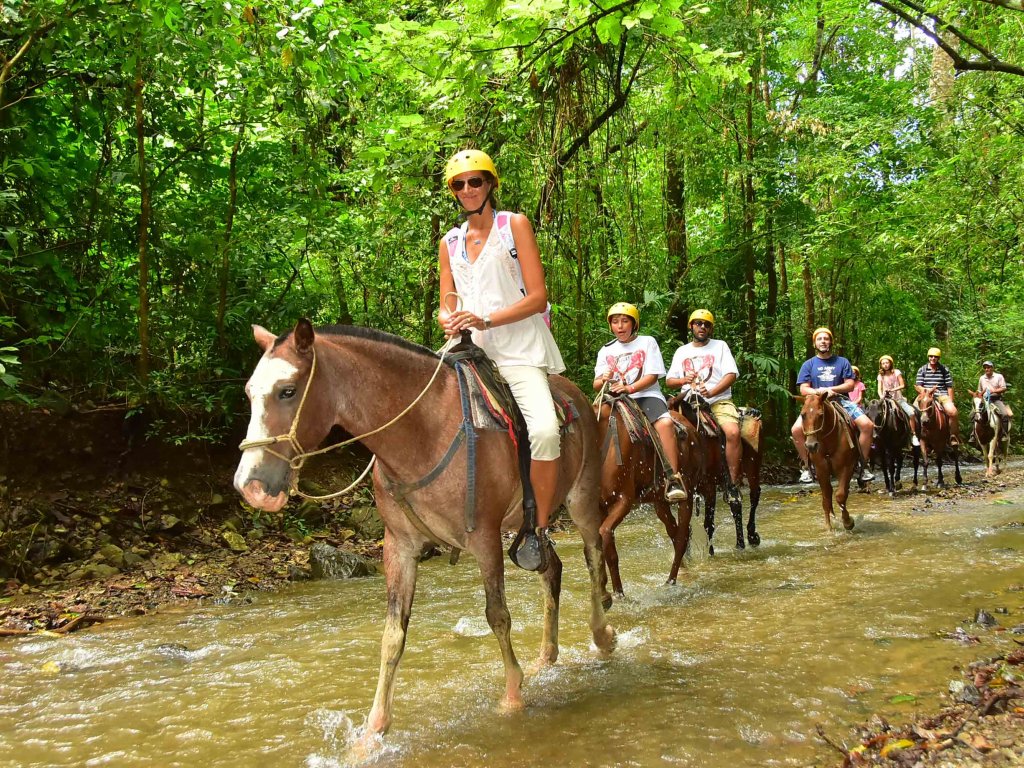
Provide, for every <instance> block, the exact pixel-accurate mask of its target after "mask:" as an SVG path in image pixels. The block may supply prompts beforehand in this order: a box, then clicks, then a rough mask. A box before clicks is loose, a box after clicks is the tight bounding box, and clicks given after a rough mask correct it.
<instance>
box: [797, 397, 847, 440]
mask: <svg viewBox="0 0 1024 768" xmlns="http://www.w3.org/2000/svg"><path fill="white" fill-rule="evenodd" d="M830 407H831V408H834V407H835V406H834V405H832V401H831V400H825V401H824V402H823V406H822V409H821V426H820V427H818V428H817V429H807V428H806V427H804V437H813V436H814V435H816V434H818V433H819V432H821V430H823V429H824V428H825V413H826V411H827V410H828V409H829V408H830ZM838 424H839V419H837V418H835V414H833V416H832V426H831V427H830V428H829V430H828V432H826V433H825V434H824V435H823V436H822V437H828V436H829V435H831V434H832V433H833V432H835V429H836V426H837V425H838ZM819 439H820V438H819Z"/></svg>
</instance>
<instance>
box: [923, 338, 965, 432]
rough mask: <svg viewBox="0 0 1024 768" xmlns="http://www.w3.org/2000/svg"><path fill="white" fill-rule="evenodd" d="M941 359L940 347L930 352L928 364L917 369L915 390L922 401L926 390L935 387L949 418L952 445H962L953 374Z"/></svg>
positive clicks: (937, 398) (940, 402) (938, 398)
mask: <svg viewBox="0 0 1024 768" xmlns="http://www.w3.org/2000/svg"><path fill="white" fill-rule="evenodd" d="M941 357H942V350H941V349H939V348H938V347H932V348H931V349H929V350H928V362H927V363H926V364H924V365H922V366H921V367H920V368H918V369H917V380H916V381H915V382H914V389H916V390H917V397H918V400H920V398H921V395H923V394H924V392H925V390H926V389H931V388H932V387H935V399H936V401H938V403H939V405H941V406H942V410H943V411H945V412H946V415H947V416H949V442H950V444H951V445H960V421H959V419H958V417H957V410H956V404H955V403H954V402H953V374H951V373H950V372H949V368H947V367H946V366H944V365H943V364H942V363H940V362H939V360H940V358H941ZM916 402H917V401H915V404H916Z"/></svg>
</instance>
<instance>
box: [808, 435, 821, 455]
mask: <svg viewBox="0 0 1024 768" xmlns="http://www.w3.org/2000/svg"><path fill="white" fill-rule="evenodd" d="M806 445H807V450H808V451H810V452H811V453H817V452H818V441H817V440H815V439H814V438H811V439H810V440H808V441H807V443H806Z"/></svg>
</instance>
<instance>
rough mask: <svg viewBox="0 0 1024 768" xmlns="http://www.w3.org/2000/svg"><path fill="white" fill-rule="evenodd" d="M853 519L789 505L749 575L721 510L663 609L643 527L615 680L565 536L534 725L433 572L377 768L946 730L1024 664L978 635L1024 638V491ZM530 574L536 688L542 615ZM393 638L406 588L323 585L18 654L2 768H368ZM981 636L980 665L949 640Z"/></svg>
mask: <svg viewBox="0 0 1024 768" xmlns="http://www.w3.org/2000/svg"><path fill="white" fill-rule="evenodd" d="M967 479H968V480H969V481H971V480H973V481H975V482H979V484H980V481H978V479H977V476H976V475H971V476H969V477H968V478H967ZM745 501H746V497H745V495H744V502H745ZM850 509H851V514H853V515H854V518H855V520H856V521H857V527H856V529H855V531H854V532H853V533H852V534H846V533H837V534H828V533H826V532H825V530H824V525H823V522H822V513H821V508H820V500H819V497H818V495H817V493H812V494H809V495H804V494H801V493H800V492H799V489H797V488H794V487H785V488H771V489H766V492H765V494H764V496H763V499H762V505H761V515H760V525H759V529H760V532H761V536H762V538H763V543H762V546H761V547H760V549H758V550H756V551H750V550H748V551H746V552H742V553H737V552H735V551H734V550H733V549H732V544H731V542H732V539H733V535H732V523H731V520H729V519H728V514H726V517H725V518H724V519H723V518H722V517H721V511H722V510H721V505H720V510H719V512H720V519H719V531H718V533H717V535H716V537H715V544H716V548H717V549H718V554H717V555H716V556H715V557H714V558H713V559H698V560H696V561H695V562H692V563H691V564H690V565H689V567H688V569H687V570H686V571H685V573H684V574H681V578H680V584H679V586H675V587H668V586H665V585H664V583H663V582H664V579H665V575H666V574H667V571H668V566H669V563H670V560H671V547H670V545H669V542H668V540H667V539H666V537H665V533H664V530H663V529H662V528H661V525H660V523H658V521H657V519H656V518H655V517H654V515H653V514H652V513H651V512H650V511H648V510H646V509H641V510H635V511H634V512H633V513H632V514H631V515H630V517H629V518H627V520H626V521H625V522H624V523H623V525H622V526H621V527H620V529H619V537H618V539H619V551H620V554H621V560H622V569H623V578H624V580H625V584H626V591H627V597H626V598H625V599H624V600H622V601H619V602H617V604H616V605H615V606H614V608H613V609H612V611H611V613H610V614H609V615H610V619H611V621H612V623H613V624H614V626H615V627H616V629H617V631H618V633H619V635H618V637H619V642H618V648H617V649H616V651H615V653H614V654H613V656H612V657H611V658H610V659H606V660H603V659H601V658H599V657H598V655H597V654H596V652H595V651H594V650H593V649H592V648H591V646H590V639H589V633H588V630H587V626H586V608H587V586H586V575H585V569H584V567H583V558H582V549H581V546H580V543H579V539H578V537H577V536H576V534H575V532H572V531H569V532H566V533H562V534H559V535H558V536H557V537H556V541H557V545H558V551H559V553H560V555H561V557H562V559H563V560H564V561H565V563H566V568H565V576H564V581H563V593H562V595H563V597H562V621H561V657H560V659H559V663H558V664H557V665H556V666H555V667H553V668H550V669H547V670H544V671H543V672H541V673H539V674H537V675H535V676H532V677H530V678H528V681H527V686H526V687H525V689H524V698H525V701H526V705H527V706H526V709H525V711H524V712H522V713H519V714H515V715H505V714H501V713H500V712H499V711H498V709H497V706H496V705H497V703H498V700H499V698H500V695H501V692H502V690H503V674H502V667H501V661H500V656H499V653H498V649H497V645H496V643H495V641H494V639H493V637H492V636H491V634H490V631H489V629H488V627H487V623H486V621H485V619H484V616H483V590H482V588H481V586H480V584H479V580H478V574H477V570H476V567H475V564H474V563H473V561H472V559H471V558H464V559H463V561H462V562H461V563H460V564H459V565H458V566H456V567H450V566H448V565H447V561H446V559H445V558H436V559H434V560H431V561H429V562H426V563H423V564H422V565H421V567H420V577H419V585H418V592H417V596H416V603H415V605H414V608H413V616H412V621H411V624H410V635H409V642H408V645H407V649H406V653H405V656H404V658H403V661H402V667H401V669H400V672H399V681H398V686H397V692H396V696H395V708H394V716H395V721H394V727H393V729H392V731H391V732H390V733H389V734H388V736H387V737H386V739H385V742H384V745H383V747H382V748H381V751H380V752H379V754H378V755H377V757H376V758H375V763H374V764H375V765H382V766H416V768H433V767H434V766H480V765H486V766H488V767H489V768H504V767H505V766H508V767H510V768H526V767H528V766H541V765H550V766H658V765H665V766H702V768H716V767H717V766H722V767H723V768H725V767H728V768H736V766H765V765H769V766H770V765H785V766H789V765H793V766H803V765H815V764H820V765H835V764H836V763H837V761H838V760H837V755H836V754H835V753H834V752H830V750H829V748H828V747H826V746H825V745H824V744H823V743H822V742H821V740H820V739H818V738H817V737H816V736H815V735H814V730H815V726H816V725H817V724H821V725H822V726H823V727H824V729H825V730H826V732H828V733H829V734H830V735H831V736H832V737H833V738H835V739H837V740H842V739H843V738H844V737H845V734H846V733H847V732H848V729H849V727H850V726H852V725H855V724H857V723H859V722H863V721H864V720H866V719H867V718H868V717H869V716H870V715H871V714H872V713H873V712H881V713H882V714H884V715H886V716H889V717H891V718H894V719H898V720H899V719H906V718H908V717H910V716H912V715H913V713H914V710H915V709H917V708H920V709H921V710H922V711H928V710H934V709H937V708H939V707H940V706H941V705H942V702H941V701H940V700H939V698H938V696H937V692H938V691H940V690H944V689H945V688H946V685H947V683H948V681H949V680H950V679H951V678H953V677H954V675H955V673H954V672H953V670H952V668H953V666H954V665H956V664H959V663H966V662H968V661H971V660H973V659H975V658H978V657H981V656H985V655H994V654H995V653H997V652H1001V651H1002V650H1005V649H1006V648H1007V647H1009V646H1010V645H1012V643H1011V641H1010V638H1009V636H1008V635H1009V633H998V632H994V631H991V630H985V629H982V628H980V627H978V626H976V625H973V624H971V623H970V618H971V617H973V615H974V613H975V610H976V609H977V608H981V607H984V608H987V609H989V610H990V611H994V610H996V609H1000V608H1006V609H1007V610H1008V611H1009V613H1008V614H1001V613H996V614H995V616H996V618H997V619H998V620H999V622H1000V623H1001V624H1003V625H1004V626H1005V627H1013V626H1015V625H1018V624H1021V623H1022V622H1024V592H1021V591H1018V590H1019V588H1020V586H1021V585H1022V584H1024V568H1022V563H1024V556H1022V553H1024V528H1022V527H1019V526H1014V525H1010V524H1011V523H1019V522H1020V521H1021V520H1024V492H1022V491H1021V490H1019V489H1010V490H1008V491H1004V492H1001V493H992V494H987V493H983V494H980V495H979V496H978V497H977V498H973V499H967V500H963V501H950V500H947V499H944V498H941V497H938V496H931V497H928V498H927V499H926V498H925V497H924V496H923V495H919V496H917V497H910V496H902V497H901V500H900V501H897V502H896V503H895V504H893V503H892V502H890V501H889V500H888V499H886V498H884V497H882V496H878V495H858V494H854V495H853V496H852V497H851V504H850ZM726 513H727V509H726ZM510 570H511V571H512V572H511V573H510V574H509V577H508V586H507V591H508V597H509V607H510V609H511V611H512V615H513V619H514V621H515V630H514V633H513V642H514V644H515V647H516V650H517V653H518V655H519V658H520V660H521V661H522V662H523V664H524V667H526V666H527V665H528V664H529V662H530V661H531V660H532V659H533V657H534V656H535V654H536V653H537V650H538V647H539V640H540V613H539V607H540V594H539V590H538V588H537V586H536V584H535V583H534V580H533V577H532V576H530V575H528V574H525V573H522V572H518V571H516V570H515V569H514V568H512V567H511V566H510ZM383 614H384V583H383V579H382V578H374V579H368V580H360V581H351V582H334V583H326V582H319V583H307V584H301V585H296V586H294V587H293V588H291V589H289V590H287V591H284V592H280V593H277V594H271V595H259V596H258V597H257V599H256V601H255V602H254V603H253V604H251V605H246V606H206V607H201V608H198V609H196V608H190V609H181V610H179V611H174V612H169V611H165V612H162V613H159V614H157V615H155V616H153V617H149V618H145V619H133V620H125V621H121V622H114V623H109V624H106V625H99V626H97V627H96V628H94V629H90V630H88V631H82V632H78V633H76V634H73V635H70V636H67V637H64V638H45V637H29V638H22V639H16V640H11V641H7V642H4V643H0V766H20V767H22V768H27V767H28V766H105V765H112V766H197V767H201V768H220V767H221V766H225V767H226V766H231V767H232V768H234V767H236V766H263V765H266V766H310V767H311V768H319V767H321V766H324V767H326V766H340V765H345V764H346V759H347V755H348V749H349V746H350V744H351V742H352V741H353V739H354V737H355V735H356V734H357V732H358V727H359V726H360V725H361V724H362V722H363V720H364V719H365V717H366V714H367V711H368V710H369V706H370V703H371V701H372V698H373V690H374V686H375V683H376V677H377V668H378V661H379V655H378V654H379V642H380V634H381V627H382V617H383ZM961 622H967V623H965V624H964V626H965V628H966V629H967V630H968V631H969V632H970V634H972V635H978V636H980V637H981V639H982V644H981V645H977V646H971V647H967V646H963V645H961V644H959V643H958V642H956V641H955V640H951V639H946V638H944V637H942V634H944V633H948V632H951V631H952V630H954V629H956V627H957V626H958V625H959V624H961ZM908 694H909V696H907V695H908ZM894 697H895V698H896V701H895V702H894V701H893V699H894ZM911 697H914V700H913V701H909V700H907V699H909V698H911Z"/></svg>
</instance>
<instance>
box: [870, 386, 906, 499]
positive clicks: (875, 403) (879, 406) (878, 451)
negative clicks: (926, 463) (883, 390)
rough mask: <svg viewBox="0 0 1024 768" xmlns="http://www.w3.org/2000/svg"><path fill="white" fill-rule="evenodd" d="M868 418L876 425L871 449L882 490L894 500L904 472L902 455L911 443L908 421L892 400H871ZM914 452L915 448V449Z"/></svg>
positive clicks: (897, 404)
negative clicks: (883, 479) (875, 459)
mask: <svg viewBox="0 0 1024 768" xmlns="http://www.w3.org/2000/svg"><path fill="white" fill-rule="evenodd" d="M865 412H866V413H867V415H868V418H869V419H871V420H872V421H873V422H874V423H875V439H874V446H873V447H874V449H875V455H876V456H877V458H878V461H879V464H881V466H882V476H883V477H884V478H885V490H886V491H887V492H888V493H889V496H890V497H891V498H896V491H897V489H898V488H899V487H900V486H901V483H900V474H901V473H902V472H903V451H904V449H905V448H906V446H907V441H908V440H910V419H908V418H907V414H905V413H904V412H903V409H902V408H900V406H899V403H897V402H896V401H895V400H893V399H892V398H891V397H887V398H885V399H883V400H872V401H871V402H870V403H868V407H867V409H866V410H865ZM914 450H915V451H916V450H917V448H916V446H915V448H914Z"/></svg>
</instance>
